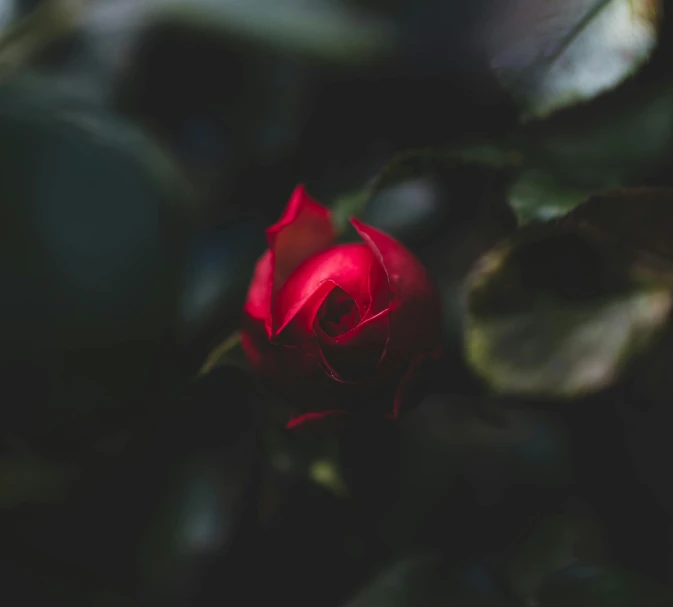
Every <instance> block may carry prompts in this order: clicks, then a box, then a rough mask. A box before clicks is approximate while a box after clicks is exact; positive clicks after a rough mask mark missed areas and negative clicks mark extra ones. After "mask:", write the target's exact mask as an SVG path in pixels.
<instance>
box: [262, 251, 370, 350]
mask: <svg viewBox="0 0 673 607" xmlns="http://www.w3.org/2000/svg"><path fill="white" fill-rule="evenodd" d="M373 261H374V258H373V255H372V252H371V250H370V249H369V248H368V247H366V246H364V245H362V244H359V243H358V244H344V245H339V246H336V247H333V248H331V249H328V250H327V251H323V252H322V253H318V254H317V255H314V256H313V257H311V258H310V259H308V260H307V261H306V262H304V263H303V264H301V265H300V266H299V267H298V268H297V269H296V270H295V271H294V272H293V274H292V275H291V276H290V277H289V278H288V280H287V282H286V283H285V284H284V285H283V286H282V287H281V288H280V290H279V291H278V293H277V294H276V297H275V299H274V301H273V309H272V319H273V327H274V331H273V336H274V337H276V336H278V335H279V334H280V333H281V332H282V331H283V330H284V329H285V328H286V327H287V326H288V325H289V324H290V322H292V320H293V318H294V317H295V316H296V315H297V314H298V312H299V310H301V309H302V308H303V307H304V306H305V305H306V304H307V303H308V302H309V300H310V301H311V303H312V304H313V303H315V302H316V301H317V299H316V298H317V295H316V293H318V294H319V295H321V296H322V300H320V302H319V304H321V303H322V301H324V298H325V297H327V295H328V293H329V290H331V289H332V288H334V286H335V285H336V286H338V287H339V288H341V289H343V290H344V291H345V292H346V293H348V294H349V295H350V296H351V297H352V298H353V300H354V301H355V303H356V305H357V307H358V311H359V312H360V316H361V317H362V316H365V312H366V311H367V310H368V309H369V306H370V303H371V302H370V296H369V268H370V267H371V265H372V263H373ZM328 281H329V283H330V284H331V287H329V285H328V287H325V284H326V283H327V282H328ZM319 304H318V306H317V307H315V310H314V312H313V315H312V316H311V315H308V316H307V317H306V318H305V319H304V322H302V325H303V326H305V327H307V328H308V329H310V328H311V327H312V325H313V320H314V318H315V314H316V313H317V312H318V309H319V307H320V305H319ZM310 332H311V333H312V329H310Z"/></svg>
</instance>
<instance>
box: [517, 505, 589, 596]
mask: <svg viewBox="0 0 673 607" xmlns="http://www.w3.org/2000/svg"><path fill="white" fill-rule="evenodd" d="M594 523H595V522H594V521H591V520H589V519H588V518H587V517H586V516H585V517H582V516H578V513H577V512H573V513H570V512H564V513H563V514H556V515H553V516H550V517H548V518H543V519H542V520H541V521H536V524H535V525H533V526H532V528H531V529H530V530H529V531H528V533H527V534H526V535H525V537H524V538H523V539H522V540H520V541H518V542H517V545H516V547H515V549H514V551H513V554H512V556H511V557H510V558H509V559H508V567H507V570H508V574H509V578H510V581H511V584H512V587H513V589H514V590H515V591H516V593H517V596H518V597H519V598H520V599H521V600H522V602H524V603H527V602H532V601H534V600H535V597H536V596H537V594H538V591H539V590H540V588H541V586H542V584H543V583H544V582H546V581H547V579H548V578H549V576H550V575H551V574H553V573H554V572H556V571H558V570H559V569H561V568H563V567H566V566H568V565H571V564H573V563H575V562H576V559H577V555H578V548H581V544H582V542H583V541H584V540H585V538H584V537H582V536H589V537H588V538H586V539H588V540H589V543H592V542H595V539H596V536H597V535H598V531H597V529H595V524H594ZM584 543H585V544H586V543H587V542H584Z"/></svg>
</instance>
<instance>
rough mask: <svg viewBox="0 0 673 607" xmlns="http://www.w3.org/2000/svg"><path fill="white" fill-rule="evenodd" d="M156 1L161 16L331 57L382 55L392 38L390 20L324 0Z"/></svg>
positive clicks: (360, 59) (350, 59)
mask: <svg viewBox="0 0 673 607" xmlns="http://www.w3.org/2000/svg"><path fill="white" fill-rule="evenodd" d="M159 4H160V5H162V6H161V9H162V14H163V15H164V17H168V16H170V17H171V18H174V19H180V20H183V21H185V22H187V21H188V22H190V23H193V24H198V25H200V26H205V27H208V28H217V29H218V30H219V31H221V32H223V33H226V34H227V35H229V36H232V37H234V38H242V39H246V38H247V39H253V40H261V41H263V42H264V43H265V44H271V45H274V46H275V47H277V48H278V49H281V50H286V51H289V52H297V53H300V54H302V55H306V56H309V57H313V58H316V59H322V60H327V61H333V62H337V63H345V64H352V63H355V64H362V63H364V62H367V61H372V60H375V59H379V58H381V57H385V56H386V55H387V54H388V53H390V52H391V51H392V50H393V49H394V44H395V41H396V38H395V34H396V32H395V30H394V28H393V27H392V26H391V24H390V23H387V22H386V21H383V20H382V19H380V18H377V17H375V16H373V15H371V14H368V13H364V12H362V11H359V10H357V9H355V8H353V7H348V6H345V5H344V3H341V2H330V1H329V0H292V1H290V2H284V3H283V4H282V5H280V4H278V3H277V2H273V0H198V1H196V2H195V1H191V0H190V1H185V0H161V1H160V2H159Z"/></svg>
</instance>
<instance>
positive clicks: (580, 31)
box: [480, 0, 661, 118]
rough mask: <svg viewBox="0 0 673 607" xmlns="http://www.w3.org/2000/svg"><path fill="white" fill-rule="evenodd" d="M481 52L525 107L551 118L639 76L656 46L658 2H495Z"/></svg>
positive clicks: (525, 113)
mask: <svg viewBox="0 0 673 607" xmlns="http://www.w3.org/2000/svg"><path fill="white" fill-rule="evenodd" d="M488 10H490V11H492V15H491V16H490V18H488V19H487V20H486V22H485V25H484V29H483V30H482V34H481V40H480V46H482V47H483V48H484V49H485V50H486V53H487V55H488V58H489V60H490V64H491V67H492V69H493V70H494V71H495V73H496V74H497V75H498V76H499V78H500V79H501V80H502V82H503V84H504V86H505V87H506V88H508V89H509V90H510V91H511V92H512V94H513V95H514V96H515V98H517V99H518V101H519V103H520V104H521V108H522V114H523V117H524V118H539V117H544V116H546V115H548V114H550V113H551V112H553V111H555V110H558V109H560V108H562V107H565V106H568V105H571V104H573V103H578V102H581V101H585V100H588V99H591V98H593V97H595V96H596V95H599V94H600V93H602V92H604V91H606V90H609V89H611V88H613V87H615V86H616V85H618V84H619V83H620V82H622V81H623V80H624V79H625V78H627V77H628V76H630V75H631V74H633V73H634V72H635V71H636V70H637V69H638V68H639V67H640V66H641V65H642V64H643V63H644V62H645V61H646V60H647V59H648V58H649V56H650V53H651V52H652V50H653V48H654V47H655V45H656V42H657V27H658V23H659V19H660V16H661V4H660V2H659V1H658V0H554V1H552V2H536V1H535V0H508V1H506V2H492V3H490V8H489V9H488Z"/></svg>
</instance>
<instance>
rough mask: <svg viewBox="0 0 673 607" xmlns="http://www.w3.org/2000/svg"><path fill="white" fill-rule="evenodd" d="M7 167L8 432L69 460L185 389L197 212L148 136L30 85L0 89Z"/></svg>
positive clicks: (17, 81)
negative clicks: (184, 301) (187, 288)
mask: <svg viewBox="0 0 673 607" xmlns="http://www.w3.org/2000/svg"><path fill="white" fill-rule="evenodd" d="M0 166H2V169H3V170H2V175H3V178H2V180H0V201H1V202H0V215H2V228H1V229H2V232H3V233H2V238H0V268H2V280H3V282H2V290H3V293H4V295H3V298H2V302H1V303H0V321H1V322H2V331H1V332H2V334H3V343H2V346H0V349H1V350H2V363H1V364H0V375H1V377H2V385H3V390H4V391H5V392H4V393H3V397H2V398H3V401H4V402H7V403H8V404H7V418H6V419H5V424H6V429H7V431H10V432H12V433H13V434H14V435H16V436H17V437H19V438H23V439H25V440H27V441H29V442H32V441H33V440H34V441H36V443H37V442H40V443H41V442H42V441H45V444H44V445H40V446H46V443H50V444H52V445H56V444H60V445H61V446H66V447H65V448H66V450H67V451H68V452H69V453H70V454H72V453H73V451H74V449H75V446H76V445H78V444H79V445H82V443H86V442H88V441H90V440H92V439H93V438H94V435H98V436H97V437H96V438H101V435H99V433H101V434H104V433H107V432H111V433H114V432H116V431H119V430H120V429H121V428H120V426H122V425H124V424H126V423H127V422H129V420H130V418H135V416H139V415H142V413H143V412H144V411H147V410H148V408H149V407H151V406H157V403H161V400H162V399H161V398H160V397H159V394H163V395H164V396H166V392H168V393H172V392H173V391H174V388H175V386H176V385H177V384H178V383H179V382H183V381H186V379H187V378H186V375H187V374H188V371H187V368H186V365H184V359H183V353H182V349H183V344H182V342H181V339H180V336H179V334H178V327H177V326H176V325H177V320H178V313H179V305H180V303H181V302H180V296H181V289H182V282H183V280H184V275H183V270H184V266H185V264H186V261H187V256H188V251H189V244H190V240H191V238H192V236H193V227H194V218H195V213H194V208H193V206H192V204H191V199H190V196H189V190H188V188H187V187H186V185H185V183H184V180H183V179H182V177H181V174H180V172H179V171H178V170H177V169H176V168H175V166H174V165H173V163H172V162H171V161H170V159H169V158H168V157H167V155H166V154H165V153H164V152H163V151H162V150H161V149H160V148H159V147H158V146H157V145H156V144H155V143H153V142H152V141H151V140H150V139H148V138H147V137H146V136H145V135H144V134H143V133H142V132H140V131H138V130H137V129H136V128H135V127H134V126H133V125H131V124H129V123H127V122H125V121H123V120H121V119H120V118H119V117H118V116H115V115H113V114H111V113H109V112H107V111H104V110H101V109H100V108H95V107H92V106H91V105H90V104H88V103H85V102H83V101H82V100H80V99H78V98H76V97H74V96H72V95H70V94H67V93H65V92H63V91H59V90H55V89H54V88H53V87H52V83H51V82H50V81H49V80H45V79H42V78H39V77H35V76H32V75H22V76H21V77H16V78H13V79H11V80H8V81H6V82H4V83H3V84H2V85H1V86H0ZM171 386H172V387H171ZM164 391H165V392H164ZM15 394H27V396H25V397H24V398H22V401H21V406H18V404H17V405H14V404H13V399H14V398H16V397H15ZM10 395H11V396H10ZM129 416H130V417H129ZM112 428H114V429H112ZM80 441H81V442H80ZM32 446H33V447H34V448H38V446H37V444H33V445H32Z"/></svg>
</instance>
